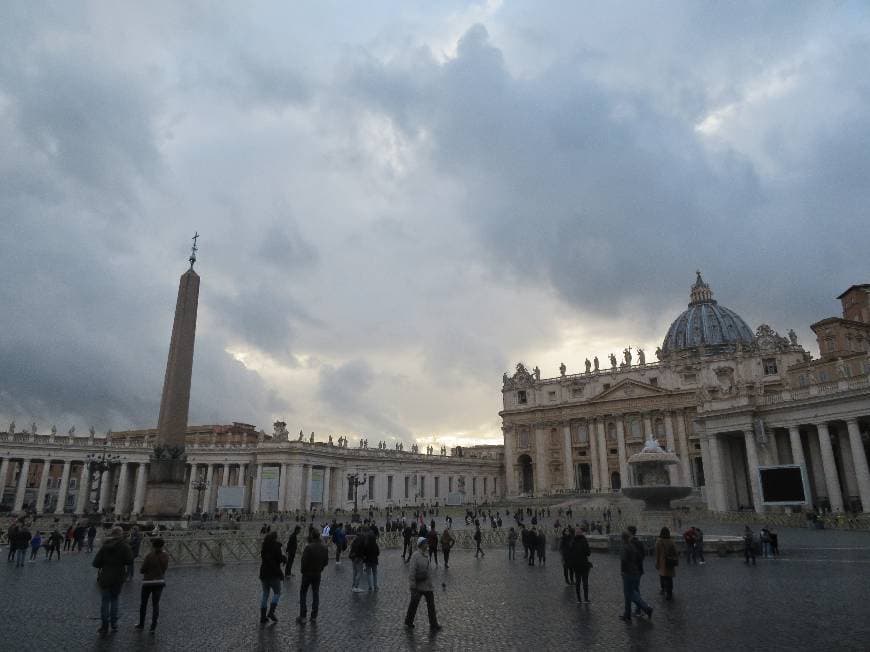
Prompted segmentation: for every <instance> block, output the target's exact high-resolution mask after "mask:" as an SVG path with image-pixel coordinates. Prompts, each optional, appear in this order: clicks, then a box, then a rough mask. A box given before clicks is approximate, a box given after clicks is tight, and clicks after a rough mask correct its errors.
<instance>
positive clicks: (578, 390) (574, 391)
mask: <svg viewBox="0 0 870 652" xmlns="http://www.w3.org/2000/svg"><path fill="white" fill-rule="evenodd" d="M571 396H573V397H574V398H580V397H581V396H583V388H582V387H575V388H573V389H572V390H571Z"/></svg>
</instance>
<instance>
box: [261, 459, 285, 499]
mask: <svg viewBox="0 0 870 652" xmlns="http://www.w3.org/2000/svg"><path fill="white" fill-rule="evenodd" d="M280 483H281V467H280V466H264V467H263V470H262V471H261V472H260V502H262V503H276V502H278V487H279V486H280Z"/></svg>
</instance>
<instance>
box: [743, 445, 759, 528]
mask: <svg viewBox="0 0 870 652" xmlns="http://www.w3.org/2000/svg"><path fill="white" fill-rule="evenodd" d="M743 440H744V442H745V443H746V473H748V474H749V486H750V488H751V489H752V504H753V506H754V507H755V511H756V513H758V514H760V513H762V512H763V511H764V506H763V505H762V504H761V503H762V502H763V500H764V498H763V496H762V495H761V479H760V478H759V476H758V450H757V449H756V448H755V433H754V432H753V431H752V430H744V431H743Z"/></svg>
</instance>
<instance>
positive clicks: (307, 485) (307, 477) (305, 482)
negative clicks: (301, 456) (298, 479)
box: [299, 464, 311, 512]
mask: <svg viewBox="0 0 870 652" xmlns="http://www.w3.org/2000/svg"><path fill="white" fill-rule="evenodd" d="M310 489H311V465H310V464H305V465H303V466H302V484H301V486H300V492H299V497H300V502H301V503H302V511H303V512H307V511H308V510H309V509H310V508H311V500H310V493H311V492H310Z"/></svg>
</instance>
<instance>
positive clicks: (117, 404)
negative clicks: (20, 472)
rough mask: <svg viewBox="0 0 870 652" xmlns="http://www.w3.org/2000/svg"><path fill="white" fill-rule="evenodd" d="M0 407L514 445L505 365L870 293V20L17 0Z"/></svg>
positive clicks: (835, 10) (7, 54) (801, 318)
mask: <svg viewBox="0 0 870 652" xmlns="http://www.w3.org/2000/svg"><path fill="white" fill-rule="evenodd" d="M3 13H4V17H3V20H2V21H0V143H2V145H0V227H2V228H0V251H2V254H0V261H2V262H0V265H2V279H0V306H2V308H3V310H2V313H3V316H2V317H0V324H2V335H0V420H2V419H6V421H3V422H2V423H3V424H4V425H3V429H5V424H6V423H8V422H9V421H11V420H13V419H14V420H15V421H16V423H17V424H18V426H19V427H23V426H27V425H29V424H30V423H31V422H32V421H35V422H36V423H37V425H38V427H39V428H40V431H41V432H47V431H48V429H49V428H50V427H51V425H53V424H56V425H57V427H58V430H61V431H66V430H68V429H69V428H70V427H72V426H75V427H76V428H77V430H78V431H79V432H82V431H84V430H87V428H88V427H89V426H91V425H93V426H94V427H95V428H96V429H97V430H98V431H99V432H105V431H106V430H109V429H112V430H121V429H126V428H145V427H154V426H155V425H156V421H157V415H158V410H159V400H160V394H161V387H162V382H163V373H164V369H165V364H166V355H167V351H168V345H169V336H170V332H171V328H172V317H173V310H174V306H175V297H176V292H177V287H178V278H179V276H180V275H181V274H182V273H183V272H184V271H185V270H186V268H187V266H188V263H187V258H188V255H189V253H190V244H191V237H192V236H193V234H194V232H198V233H200V234H201V238H200V239H199V253H198V262H197V263H196V270H197V272H198V273H199V274H200V276H201V289H200V302H199V319H198V324H197V340H196V351H195V359H194V372H193V382H192V390H191V406H190V418H189V421H190V423H191V424H206V423H230V422H233V421H241V422H245V423H251V424H254V425H255V426H256V427H257V428H258V429H259V428H263V429H265V430H266V431H267V432H271V430H272V425H271V424H272V422H273V421H275V420H277V419H280V420H283V421H286V422H287V428H288V430H290V431H291V432H298V431H299V429H304V431H305V432H306V433H309V432H311V431H314V432H315V436H316V437H317V438H318V439H325V438H326V435H327V434H333V435H336V436H337V435H340V434H344V435H349V436H350V438H351V442H355V441H356V439H357V438H358V437H360V436H362V435H365V436H366V437H367V438H369V439H370V440H371V441H372V442H375V441H381V440H384V441H387V442H388V443H389V444H390V445H392V443H394V442H395V441H403V442H405V443H406V444H410V443H412V442H415V441H416V442H418V443H420V444H421V445H423V444H429V443H433V444H446V445H455V444H467V445H468V444H474V443H500V442H501V431H500V420H499V417H498V411H499V410H500V409H501V377H502V373H504V372H505V371H511V370H512V369H513V368H514V366H515V365H516V364H517V362H520V361H522V362H524V363H525V364H526V365H527V366H528V367H530V368H531V367H533V366H535V365H537V366H539V367H540V368H541V370H542V375H543V376H545V377H552V376H556V375H558V373H559V372H558V366H559V364H560V363H562V362H564V363H565V364H566V365H567V367H568V373H576V372H578V371H581V370H582V368H583V361H584V360H585V358H587V357H589V358H591V357H592V356H594V355H597V356H599V357H600V358H602V359H604V358H605V357H606V356H607V355H608V354H609V353H610V352H616V353H617V355H618V354H619V352H620V351H622V349H623V348H625V347H626V346H633V347H637V346H641V347H644V348H646V349H647V350H648V351H649V352H651V351H654V350H655V347H656V346H657V345H659V344H660V343H661V340H662V339H663V337H664V335H665V332H666V331H667V328H668V326H669V325H670V323H671V321H672V320H673V319H675V318H676V317H677V315H678V314H679V313H680V312H681V311H682V310H683V309H685V307H686V303H687V302H688V292H689V287H690V285H691V284H692V283H693V282H694V278H695V270H696V269H700V270H701V271H702V273H703V275H704V278H705V280H706V281H707V282H708V283H709V284H710V285H711V287H712V289H713V291H714V293H715V298H716V299H717V300H719V301H720V303H722V304H723V305H725V306H727V307H729V308H731V309H733V310H735V311H736V312H737V313H738V314H740V315H741V316H742V317H743V318H744V319H745V320H746V322H747V323H748V324H749V326H750V327H751V328H753V329H754V328H756V327H757V326H758V325H759V324H761V323H767V324H770V325H771V326H772V327H773V328H774V329H776V330H778V331H779V332H780V333H785V332H786V331H787V330H788V329H789V328H794V329H795V331H796V332H797V334H798V337H799V339H800V341H801V343H802V344H803V345H804V346H805V347H806V348H807V349H808V350H810V351H811V352H813V353H814V354H817V348H816V345H815V340H814V338H813V336H812V332H811V331H810V329H809V325H810V324H811V323H813V322H814V321H817V320H819V319H822V318H824V317H827V316H831V315H837V314H839V304H838V302H837V301H836V300H835V297H836V296H837V295H838V294H840V292H842V291H843V290H844V289H846V288H847V287H848V286H849V285H851V284H853V283H863V282H868V281H870V275H868V269H867V260H868V257H867V243H868V241H870V219H868V207H870V183H868V178H870V112H868V111H867V106H870V65H868V61H870V15H868V13H870V9H868V6H867V5H866V4H865V3H857V2H856V3H850V2H836V3H833V2H828V3H825V2H821V3H819V2H814V3H810V2H775V1H770V2H745V3H738V4H733V3H721V2H703V1H698V0H694V1H691V2H685V3H683V2H677V1H674V2H668V3H655V2H637V1H632V2H618V1H617V2H600V3H588V2H565V3H560V2H547V3H540V2H511V1H509V0H505V1H503V2H502V1H499V0H488V1H486V2H467V3H462V2H449V1H448V2H438V3H419V2H366V3H338V2H328V1H326V2H323V1H321V2H297V3H286V2H252V3H232V2H187V3H174V2H149V3H145V4H143V3H132V2H76V3H73V2H55V3H41V2H14V1H13V2H8V3H6V4H5V5H4V11H3Z"/></svg>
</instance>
